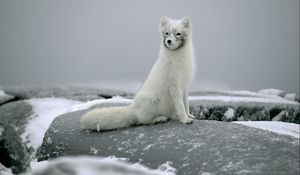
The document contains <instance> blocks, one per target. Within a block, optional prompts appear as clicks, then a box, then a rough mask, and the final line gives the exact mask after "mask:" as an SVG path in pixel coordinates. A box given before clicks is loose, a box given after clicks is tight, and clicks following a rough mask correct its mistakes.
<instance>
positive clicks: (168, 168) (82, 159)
mask: <svg viewBox="0 0 300 175" xmlns="http://www.w3.org/2000/svg"><path fill="white" fill-rule="evenodd" d="M61 165H64V170H65V169H72V171H74V172H76V173H75V174H78V175H107V174H109V175H121V174H124V173H125V172H127V174H132V175H134V174H139V175H154V174H155V175H175V172H176V169H175V168H173V167H172V163H171V162H165V163H163V164H161V165H160V166H159V167H158V168H157V169H150V168H148V167H146V166H144V165H142V164H141V163H129V162H128V159H126V158H116V157H114V156H110V157H106V158H101V157H91V156H77V157H63V158H57V159H54V160H51V161H42V162H36V161H33V162H31V167H32V171H33V172H35V173H37V172H40V173H47V169H48V170H49V168H50V169H58V172H60V171H59V168H60V166H61Z"/></svg>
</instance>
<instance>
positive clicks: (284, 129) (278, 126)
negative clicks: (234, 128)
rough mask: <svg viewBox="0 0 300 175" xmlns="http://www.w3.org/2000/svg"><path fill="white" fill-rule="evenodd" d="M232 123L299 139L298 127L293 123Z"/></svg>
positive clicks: (299, 126) (299, 127)
mask: <svg viewBox="0 0 300 175" xmlns="http://www.w3.org/2000/svg"><path fill="white" fill-rule="evenodd" d="M234 123H237V124H242V125H246V126H250V127H254V128H259V129H264V130H268V131H271V132H275V133H278V134H284V135H289V136H292V137H296V138H298V139H299V137H300V125H299V124H295V123H286V122H279V121H236V122H234Z"/></svg>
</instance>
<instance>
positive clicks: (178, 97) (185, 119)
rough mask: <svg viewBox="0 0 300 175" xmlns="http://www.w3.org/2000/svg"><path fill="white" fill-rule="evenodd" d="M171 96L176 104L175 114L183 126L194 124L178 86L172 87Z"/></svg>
mask: <svg viewBox="0 0 300 175" xmlns="http://www.w3.org/2000/svg"><path fill="white" fill-rule="evenodd" d="M170 95H171V98H172V101H173V104H174V108H175V114H176V115H177V117H178V119H179V121H180V122H181V123H183V124H189V123H192V121H193V119H192V118H190V117H189V116H188V115H187V112H186V108H185V103H184V100H182V99H183V94H182V91H181V90H179V88H178V87H176V86H171V87H170Z"/></svg>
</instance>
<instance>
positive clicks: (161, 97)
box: [80, 17, 195, 131]
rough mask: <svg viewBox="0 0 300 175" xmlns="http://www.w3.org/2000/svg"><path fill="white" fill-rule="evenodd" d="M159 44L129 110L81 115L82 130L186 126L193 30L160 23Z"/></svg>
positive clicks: (184, 21)
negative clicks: (174, 123) (171, 121)
mask: <svg viewBox="0 0 300 175" xmlns="http://www.w3.org/2000/svg"><path fill="white" fill-rule="evenodd" d="M160 32H161V35H162V43H161V48H160V52H159V57H158V60H157V61H156V63H155V64H154V66H153V68H152V70H151V72H150V74H149V76H148V78H147V79H146V81H145V83H144V85H143V86H142V88H141V90H140V91H139V92H138V93H137V95H136V96H135V98H134V101H133V102H132V103H131V104H130V105H129V106H123V107H107V108H99V109H94V110H92V111H89V112H87V113H86V114H84V115H83V116H82V117H81V119H80V123H81V127H82V128H84V129H92V130H98V131H99V130H113V129H118V128H125V127H129V126H131V125H139V124H154V123H158V122H164V121H166V120H168V119H169V118H172V119H178V120H179V121H180V122H181V123H184V124H188V123H191V122H192V121H193V118H194V116H193V115H192V114H190V112H189V101H188V89H189V85H190V83H191V81H192V79H193V77H194V72H195V61H194V53H193V52H194V50H193V43H192V26H191V21H190V20H189V19H188V18H183V19H180V20H173V19H170V18H167V17H162V18H161V20H160Z"/></svg>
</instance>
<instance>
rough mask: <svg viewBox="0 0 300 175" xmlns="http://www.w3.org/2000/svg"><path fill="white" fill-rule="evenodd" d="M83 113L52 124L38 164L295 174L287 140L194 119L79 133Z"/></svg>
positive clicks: (294, 149) (295, 148)
mask: <svg viewBox="0 0 300 175" xmlns="http://www.w3.org/2000/svg"><path fill="white" fill-rule="evenodd" d="M84 112H85V111H77V112H72V113H68V114H64V115H61V116H59V117H57V118H56V119H55V120H54V121H53V123H52V124H51V126H50V127H49V129H48V131H47V133H46V134H45V137H44V141H43V144H42V147H41V151H40V154H39V155H38V160H39V161H42V160H48V159H50V158H51V159H52V158H56V157H60V156H75V155H95V156H101V157H108V156H111V155H114V156H116V157H124V158H128V159H129V161H130V162H133V163H135V162H140V163H141V164H143V165H145V166H147V167H150V168H154V169H155V168H157V167H158V166H159V165H161V164H163V163H165V162H167V161H171V162H172V163H173V164H172V166H173V167H174V168H175V169H176V170H177V174H180V175H183V174H191V175H195V174H201V173H202V174H205V173H206V174H209V173H211V174H299V140H298V139H296V138H293V137H290V136H285V135H279V134H275V133H272V132H269V131H265V130H261V129H256V128H251V127H247V126H244V125H239V124H235V123H230V122H219V121H206V120H204V121H199V120H194V122H193V124H190V125H183V124H180V123H179V122H178V121H169V122H166V123H162V124H156V125H144V126H135V127H130V128H127V129H120V130H114V131H106V132H92V131H85V130H81V129H80V126H79V118H80V116H81V115H82V114H83V113H84ZM224 112H226V110H225V111H224ZM215 116H216V115H215ZM217 117H218V116H217Z"/></svg>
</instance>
